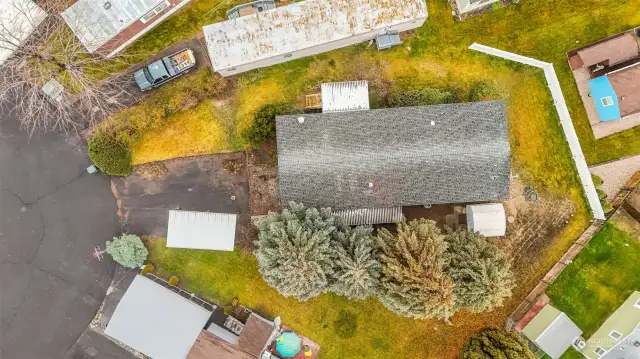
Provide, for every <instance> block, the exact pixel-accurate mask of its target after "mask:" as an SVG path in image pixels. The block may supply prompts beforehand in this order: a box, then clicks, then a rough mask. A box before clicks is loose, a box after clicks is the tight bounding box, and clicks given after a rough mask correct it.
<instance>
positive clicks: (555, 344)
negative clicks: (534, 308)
mask: <svg viewBox="0 0 640 359" xmlns="http://www.w3.org/2000/svg"><path fill="white" fill-rule="evenodd" d="M522 334H524V335H526V336H527V338H529V339H531V340H532V341H533V342H534V343H536V345H537V346H538V347H539V348H540V349H542V350H543V351H544V352H545V353H547V355H549V356H550V357H551V358H552V359H558V358H560V356H561V355H562V354H564V352H565V351H567V349H569V347H571V344H572V343H573V341H574V340H575V339H576V338H578V337H580V335H581V334H582V330H580V328H578V326H576V324H575V323H574V322H573V321H571V319H569V317H567V315H566V314H564V313H563V312H561V311H559V310H558V309H556V308H554V307H552V306H551V305H549V304H547V305H546V306H545V307H544V308H542V310H541V311H540V312H539V313H538V314H537V315H536V316H535V317H534V318H533V319H532V320H531V321H530V322H529V324H527V326H526V327H524V329H523V330H522Z"/></svg>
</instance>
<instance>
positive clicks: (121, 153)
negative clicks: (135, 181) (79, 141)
mask: <svg viewBox="0 0 640 359" xmlns="http://www.w3.org/2000/svg"><path fill="white" fill-rule="evenodd" d="M89 158H90V159H91V161H93V163H94V164H95V165H96V167H98V168H99V169H100V171H102V172H104V173H106V174H109V175H112V176H128V175H129V174H131V151H129V148H128V147H127V146H126V145H125V144H123V143H122V142H120V141H118V140H116V139H115V138H113V137H111V136H108V135H106V134H96V135H95V136H93V137H91V139H90V140H89Z"/></svg>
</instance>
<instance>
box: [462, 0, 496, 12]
mask: <svg viewBox="0 0 640 359" xmlns="http://www.w3.org/2000/svg"><path fill="white" fill-rule="evenodd" d="M498 1H500V0H485V1H482V2H479V3H476V4H471V3H470V2H469V0H456V5H457V6H458V12H459V13H461V14H462V13H465V12H469V11H473V10H476V9H479V8H481V7H485V6H487V5H489V4H493V3H494V2H498Z"/></svg>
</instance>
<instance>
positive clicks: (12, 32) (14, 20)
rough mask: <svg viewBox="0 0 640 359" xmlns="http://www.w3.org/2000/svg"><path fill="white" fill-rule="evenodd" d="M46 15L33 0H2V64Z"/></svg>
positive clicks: (0, 42) (0, 56)
mask: <svg viewBox="0 0 640 359" xmlns="http://www.w3.org/2000/svg"><path fill="white" fill-rule="evenodd" d="M46 17H47V13H46V12H45V11H44V10H42V9H41V8H40V7H39V6H38V5H36V4H35V3H34V2H33V1H32V0H0V65H2V64H3V63H4V62H5V61H6V60H7V59H8V58H9V57H10V56H11V55H12V54H13V53H14V52H15V50H16V49H17V48H18V46H20V45H22V44H23V43H24V41H25V40H27V38H28V37H29V36H31V34H32V33H33V31H34V30H35V29H36V27H38V25H40V23H42V21H44V19H45V18H46Z"/></svg>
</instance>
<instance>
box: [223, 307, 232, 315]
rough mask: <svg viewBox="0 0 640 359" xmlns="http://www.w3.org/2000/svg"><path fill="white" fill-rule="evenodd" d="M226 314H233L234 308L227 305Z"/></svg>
mask: <svg viewBox="0 0 640 359" xmlns="http://www.w3.org/2000/svg"><path fill="white" fill-rule="evenodd" d="M224 314H225V315H231V314H233V307H232V306H230V305H227V306H226V307H224Z"/></svg>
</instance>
